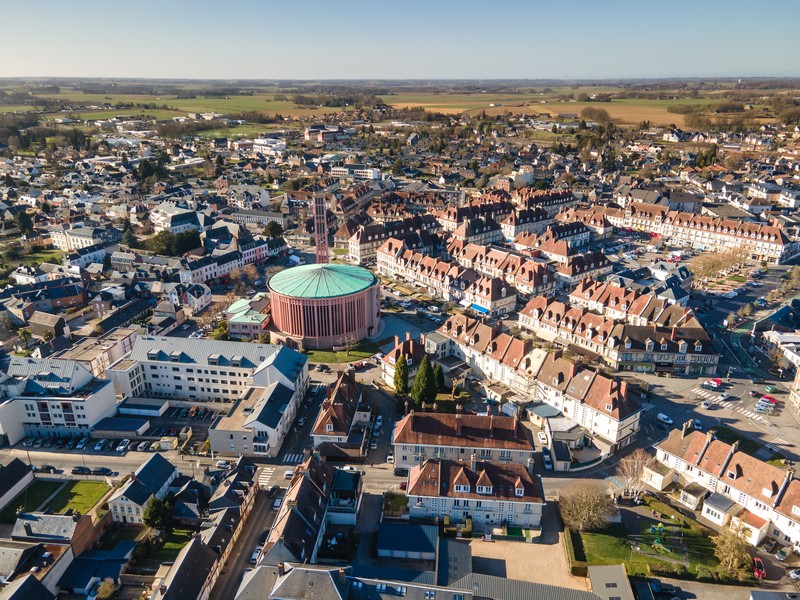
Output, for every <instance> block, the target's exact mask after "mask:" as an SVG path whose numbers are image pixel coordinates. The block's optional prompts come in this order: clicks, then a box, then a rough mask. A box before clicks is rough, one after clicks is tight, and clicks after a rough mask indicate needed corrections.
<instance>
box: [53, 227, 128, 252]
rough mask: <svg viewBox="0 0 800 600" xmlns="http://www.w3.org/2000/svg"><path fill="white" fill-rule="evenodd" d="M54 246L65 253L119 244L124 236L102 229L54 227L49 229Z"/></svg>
mask: <svg viewBox="0 0 800 600" xmlns="http://www.w3.org/2000/svg"><path fill="white" fill-rule="evenodd" d="M48 233H49V234H50V239H51V241H52V243H53V246H54V247H55V248H56V249H58V250H62V251H65V252H69V251H73V250H78V249H79V248H87V247H89V246H96V245H106V244H110V243H113V242H118V241H119V240H120V238H121V237H122V234H121V233H120V232H119V231H117V230H115V229H104V228H101V227H81V226H78V227H64V226H63V225H54V226H53V227H50V228H49V229H48Z"/></svg>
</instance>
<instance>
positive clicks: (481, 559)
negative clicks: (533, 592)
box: [470, 502, 589, 590]
mask: <svg viewBox="0 0 800 600" xmlns="http://www.w3.org/2000/svg"><path fill="white" fill-rule="evenodd" d="M542 523H543V524H544V525H543V528H542V538H541V542H539V543H533V544H526V543H524V542H508V541H494V542H484V541H483V540H480V539H474V540H471V541H470V547H471V548H472V568H473V570H474V571H475V572H476V573H484V574H487V575H495V576H498V577H507V578H511V579H520V580H522V581H531V582H534V583H546V584H548V585H557V586H561V587H565V588H570V589H575V590H588V585H589V584H588V581H587V580H586V579H585V578H583V577H575V576H573V575H571V574H570V572H569V570H568V568H567V554H566V551H565V549H564V532H563V531H562V528H561V521H560V520H559V518H558V515H557V513H556V510H555V505H554V504H553V503H552V502H550V503H548V504H546V505H545V507H544V514H543V515H542Z"/></svg>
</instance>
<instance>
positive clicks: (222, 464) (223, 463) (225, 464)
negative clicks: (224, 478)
mask: <svg viewBox="0 0 800 600" xmlns="http://www.w3.org/2000/svg"><path fill="white" fill-rule="evenodd" d="M214 466H215V467H216V468H218V469H230V468H231V462H230V461H229V460H218V461H217V462H216V464H215V465H214Z"/></svg>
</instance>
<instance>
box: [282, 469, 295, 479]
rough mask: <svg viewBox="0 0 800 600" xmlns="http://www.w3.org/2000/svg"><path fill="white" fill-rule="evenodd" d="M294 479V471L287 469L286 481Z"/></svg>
mask: <svg viewBox="0 0 800 600" xmlns="http://www.w3.org/2000/svg"><path fill="white" fill-rule="evenodd" d="M292 477H294V469H287V470H285V471H284V472H283V478H284V479H291V478H292Z"/></svg>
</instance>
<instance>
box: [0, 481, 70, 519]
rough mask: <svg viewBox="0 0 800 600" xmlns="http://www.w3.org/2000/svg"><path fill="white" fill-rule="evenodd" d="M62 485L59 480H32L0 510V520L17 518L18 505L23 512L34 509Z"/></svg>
mask: <svg viewBox="0 0 800 600" xmlns="http://www.w3.org/2000/svg"><path fill="white" fill-rule="evenodd" d="M62 485H63V484H62V483H61V482H60V481H42V480H37V481H34V482H33V483H32V484H31V485H29V486H28V487H27V488H26V489H25V490H23V491H22V492H21V493H20V494H19V495H18V496H17V497H16V498H14V499H13V500H12V501H11V502H10V503H9V505H8V506H6V507H5V508H4V509H3V511H2V512H0V521H2V522H3V523H13V522H14V521H15V520H16V518H17V517H16V513H17V508H18V507H20V506H22V508H23V510H24V511H25V512H30V511H33V510H36V509H37V508H39V507H40V506H41V505H42V503H43V502H44V501H45V500H47V499H48V498H49V497H50V496H51V495H52V494H55V493H56V490H58V488H60V487H61V486H62Z"/></svg>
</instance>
